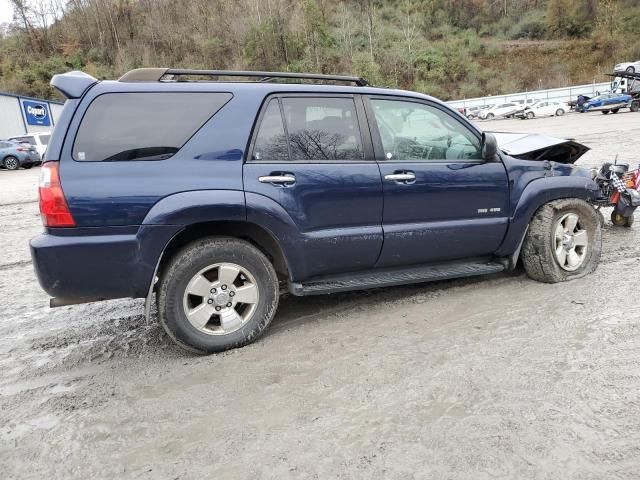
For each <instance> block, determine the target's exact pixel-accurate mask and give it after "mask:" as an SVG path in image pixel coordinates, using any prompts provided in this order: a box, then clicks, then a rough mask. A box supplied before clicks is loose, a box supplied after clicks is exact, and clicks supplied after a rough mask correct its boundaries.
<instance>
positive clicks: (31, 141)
mask: <svg viewBox="0 0 640 480" xmlns="http://www.w3.org/2000/svg"><path fill="white" fill-rule="evenodd" d="M10 140H13V141H14V142H18V143H28V144H30V145H35V144H36V140H35V139H34V138H33V137H30V136H27V137H12V138H10Z"/></svg>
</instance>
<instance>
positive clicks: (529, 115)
mask: <svg viewBox="0 0 640 480" xmlns="http://www.w3.org/2000/svg"><path fill="white" fill-rule="evenodd" d="M535 116H536V114H535V113H533V112H527V118H529V119H532V118H534V117H535Z"/></svg>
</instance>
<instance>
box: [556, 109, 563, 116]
mask: <svg viewBox="0 0 640 480" xmlns="http://www.w3.org/2000/svg"><path fill="white" fill-rule="evenodd" d="M562 115H564V110H563V109H562V108H559V109H558V110H556V116H558V117H561V116H562Z"/></svg>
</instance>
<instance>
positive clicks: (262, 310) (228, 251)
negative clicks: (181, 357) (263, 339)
mask: <svg viewBox="0 0 640 480" xmlns="http://www.w3.org/2000/svg"><path fill="white" fill-rule="evenodd" d="M216 263H231V264H235V265H238V266H240V267H242V268H243V269H245V270H246V271H248V272H250V274H251V275H252V276H253V278H254V279H255V284H256V286H257V288H258V300H257V302H256V307H255V311H254V313H253V314H252V315H251V317H250V318H249V320H248V321H247V323H245V324H244V325H242V327H240V328H239V329H238V330H235V331H232V332H230V333H227V334H222V335H212V334H207V333H204V332H202V331H199V330H198V329H197V328H196V327H195V326H193V325H192V324H191V323H190V322H189V320H188V319H187V315H186V313H185V309H184V308H183V298H184V295H185V291H186V289H187V286H188V284H189V282H190V281H191V279H192V278H193V277H194V275H196V274H197V273H198V272H200V271H201V270H202V269H204V268H207V267H208V266H210V265H212V264H216ZM278 288H279V287H278V277H277V275H276V271H275V269H274V268H273V265H272V264H271V262H270V261H269V259H268V258H267V257H266V256H265V255H264V254H263V253H262V252H261V251H260V250H258V249H257V248H256V247H254V246H253V245H252V244H250V243H249V242H246V241H244V240H239V239H236V238H228V237H209V238H204V239H202V240H198V241H195V242H193V243H191V244H189V245H187V246H186V247H184V248H182V249H181V250H180V251H179V252H177V253H176V254H175V255H174V256H173V258H172V259H171V261H170V263H169V264H168V265H167V267H166V269H165V270H164V272H163V273H162V277H161V279H160V282H159V288H158V314H159V319H160V323H161V325H162V326H163V327H164V329H165V331H166V332H167V334H168V335H169V337H171V338H172V339H173V340H174V342H176V343H177V344H178V345H179V346H181V347H182V348H184V349H186V350H189V351H191V352H194V353H201V354H206V353H214V352H221V351H224V350H228V349H231V348H236V347H242V346H244V345H247V344H249V343H251V342H253V341H254V340H256V339H257V338H258V337H259V336H260V334H261V333H262V332H263V331H264V330H265V329H266V328H267V326H268V325H269V323H271V320H272V319H273V317H274V315H275V312H276V309H277V307H278V300H279V290H278Z"/></svg>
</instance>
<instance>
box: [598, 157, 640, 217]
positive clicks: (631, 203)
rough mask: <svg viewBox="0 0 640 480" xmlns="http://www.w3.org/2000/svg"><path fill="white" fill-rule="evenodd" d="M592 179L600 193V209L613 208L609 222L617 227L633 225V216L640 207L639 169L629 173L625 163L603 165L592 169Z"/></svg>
mask: <svg viewBox="0 0 640 480" xmlns="http://www.w3.org/2000/svg"><path fill="white" fill-rule="evenodd" d="M593 179H594V180H595V182H596V183H597V184H598V186H599V187H600V191H601V192H602V195H601V198H600V200H599V202H598V208H600V207H613V211H612V212H611V222H612V223H613V224H614V225H616V226H618V227H627V228H628V227H630V226H631V225H633V214H634V212H635V210H636V208H638V206H640V192H639V191H638V190H640V168H638V169H637V170H633V171H629V165H628V164H626V163H617V162H616V163H613V164H612V163H610V162H607V163H604V164H603V165H602V167H600V169H599V170H598V169H594V171H593Z"/></svg>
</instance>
